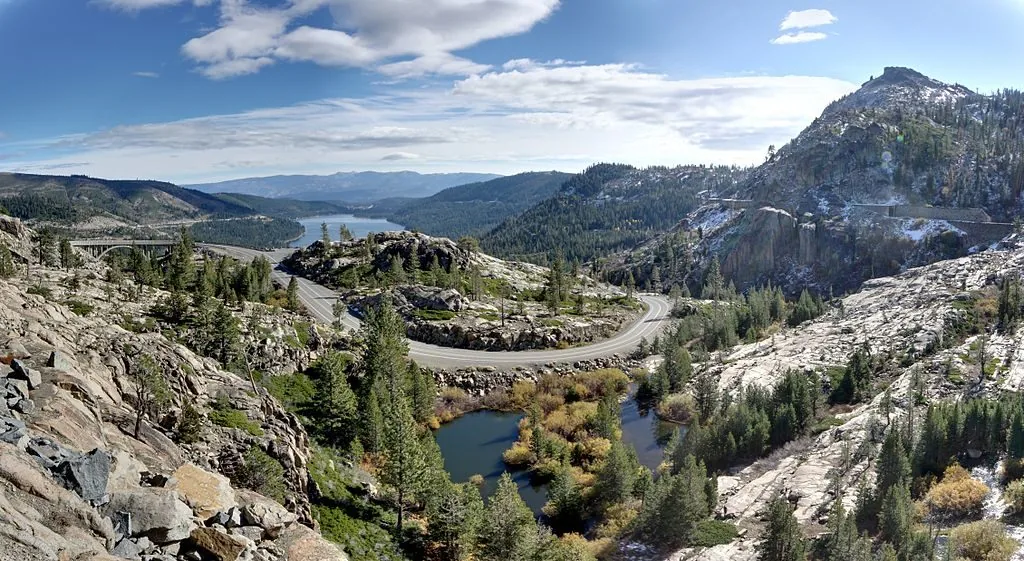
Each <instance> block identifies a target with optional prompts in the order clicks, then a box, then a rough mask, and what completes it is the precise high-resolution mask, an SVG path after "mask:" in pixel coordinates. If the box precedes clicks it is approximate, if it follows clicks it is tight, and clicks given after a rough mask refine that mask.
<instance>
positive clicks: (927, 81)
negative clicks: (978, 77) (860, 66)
mask: <svg viewBox="0 0 1024 561" xmlns="http://www.w3.org/2000/svg"><path fill="white" fill-rule="evenodd" d="M974 95H977V94H975V93H974V92H973V91H971V90H969V89H967V88H965V87H964V86H961V85H959V84H955V85H950V84H946V83H944V82H940V81H938V80H935V79H933V78H929V77H928V76H925V75H924V74H922V73H920V72H918V71H917V70H914V69H912V68H906V67H902V66H887V67H885V70H884V71H883V72H882V75H881V76H877V77H872V78H871V79H870V80H868V81H867V82H864V84H863V85H862V86H861V87H860V89H859V90H857V91H856V92H854V93H852V94H850V95H849V96H847V97H845V98H843V99H841V100H839V101H838V102H836V103H835V104H833V105H832V106H831V107H830V108H829V109H830V110H831V111H837V110H838V111H843V110H850V109H865V108H891V107H895V106H901V107H907V106H912V105H922V104H932V103H948V102H954V101H956V100H958V99H960V98H964V97H969V96H974ZM826 112H830V111H829V110H826Z"/></svg>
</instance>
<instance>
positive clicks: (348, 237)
mask: <svg viewBox="0 0 1024 561" xmlns="http://www.w3.org/2000/svg"><path fill="white" fill-rule="evenodd" d="M338 239H339V240H341V241H343V242H350V241H352V231H351V230H349V229H348V225H347V224H344V223H342V225H341V226H338Z"/></svg>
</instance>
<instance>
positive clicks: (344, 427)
mask: <svg viewBox="0 0 1024 561" xmlns="http://www.w3.org/2000/svg"><path fill="white" fill-rule="evenodd" d="M347 363H348V360H347V359H346V358H345V355H343V354H341V353H339V352H331V353H328V354H327V355H325V356H323V357H321V358H320V359H318V360H317V361H316V362H315V363H314V364H313V368H312V370H313V371H314V373H315V376H316V397H315V398H314V400H313V404H314V407H315V411H316V415H317V416H318V417H319V418H320V419H321V420H320V423H319V429H320V432H321V433H322V434H323V438H324V439H325V440H326V441H327V442H328V443H330V444H332V445H334V446H337V447H339V448H347V447H348V446H349V444H350V443H351V442H352V440H353V439H354V438H355V437H356V429H357V423H358V422H359V411H358V405H357V403H356V396H355V393H353V391H352V388H351V387H350V386H349V384H348V376H347V375H346V373H345V367H346V365H347Z"/></svg>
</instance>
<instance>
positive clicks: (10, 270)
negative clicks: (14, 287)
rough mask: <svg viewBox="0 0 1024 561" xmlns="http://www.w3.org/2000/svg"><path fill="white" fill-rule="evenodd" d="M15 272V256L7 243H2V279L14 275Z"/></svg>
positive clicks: (0, 263)
mask: <svg viewBox="0 0 1024 561" xmlns="http://www.w3.org/2000/svg"><path fill="white" fill-rule="evenodd" d="M14 273H15V269H14V257H13V256H12V255H11V249H10V248H9V247H7V244H5V243H0V279H7V278H10V277H13V276H14Z"/></svg>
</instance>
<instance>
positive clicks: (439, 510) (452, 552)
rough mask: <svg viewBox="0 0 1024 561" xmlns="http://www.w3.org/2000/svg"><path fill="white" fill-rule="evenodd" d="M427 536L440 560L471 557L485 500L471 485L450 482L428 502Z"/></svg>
mask: <svg viewBox="0 0 1024 561" xmlns="http://www.w3.org/2000/svg"><path fill="white" fill-rule="evenodd" d="M426 512H427V518H428V519H429V520H430V524H429V526H428V531H429V534H428V539H429V540H430V541H431V542H432V543H434V544H436V546H437V557H436V559H438V561H462V560H463V559H469V558H470V557H471V555H472V553H473V552H474V550H475V549H476V544H477V539H478V534H479V530H480V525H481V522H482V518H483V515H484V503H483V500H482V499H481V498H480V490H479V489H477V488H476V487H475V486H473V485H470V484H462V485H453V484H450V483H449V484H448V485H447V486H445V487H444V488H442V489H441V490H440V492H438V493H437V494H436V495H435V496H433V497H432V498H431V500H430V501H428V503H427V511H426Z"/></svg>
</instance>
